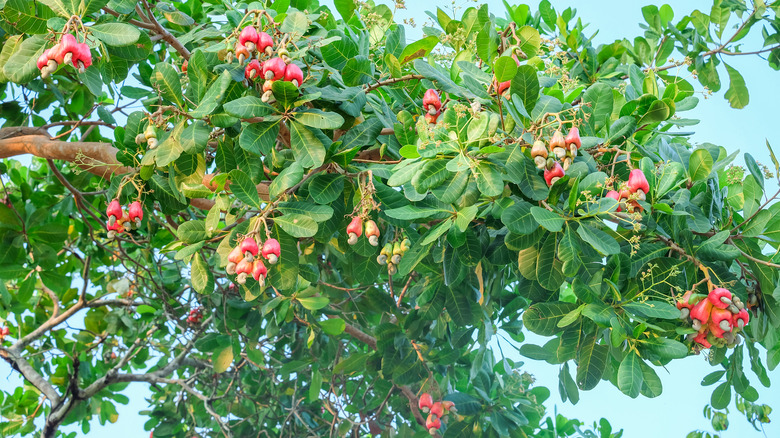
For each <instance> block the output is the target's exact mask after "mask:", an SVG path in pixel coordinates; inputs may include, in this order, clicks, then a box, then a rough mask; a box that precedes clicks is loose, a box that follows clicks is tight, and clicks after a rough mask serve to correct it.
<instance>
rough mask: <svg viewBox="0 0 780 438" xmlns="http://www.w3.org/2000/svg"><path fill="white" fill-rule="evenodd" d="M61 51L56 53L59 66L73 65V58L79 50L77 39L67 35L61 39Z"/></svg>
mask: <svg viewBox="0 0 780 438" xmlns="http://www.w3.org/2000/svg"><path fill="white" fill-rule="evenodd" d="M59 45H60V49H59V50H58V51H57V52H56V53H54V56H55V58H54V59H55V60H56V61H57V64H71V63H72V62H73V57H74V56H76V54H77V51H78V50H79V43H78V41H76V37H74V36H73V35H71V34H69V33H66V34H65V35H63V36H62V39H60V43H59Z"/></svg>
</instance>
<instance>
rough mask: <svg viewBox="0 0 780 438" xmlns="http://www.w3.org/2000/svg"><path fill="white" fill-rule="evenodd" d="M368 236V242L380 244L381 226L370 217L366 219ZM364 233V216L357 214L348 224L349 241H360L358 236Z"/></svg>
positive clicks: (353, 242) (372, 244)
mask: <svg viewBox="0 0 780 438" xmlns="http://www.w3.org/2000/svg"><path fill="white" fill-rule="evenodd" d="M365 228H366V237H367V238H368V243H370V244H371V246H379V227H378V226H377V225H376V222H374V221H373V220H371V219H369V220H367V221H365ZM362 235H363V218H361V217H360V216H355V217H353V218H352V221H351V222H350V223H349V225H347V237H348V238H347V243H349V244H350V245H354V244H356V243H357V241H358V237H360V236H362Z"/></svg>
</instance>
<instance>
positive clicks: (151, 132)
mask: <svg viewBox="0 0 780 438" xmlns="http://www.w3.org/2000/svg"><path fill="white" fill-rule="evenodd" d="M135 143H136V144H137V145H142V144H144V143H146V146H147V147H148V148H149V149H154V148H156V147H157V128H155V126H154V123H152V122H149V125H148V126H147V127H146V129H144V132H142V133H140V134H138V135H136V136H135Z"/></svg>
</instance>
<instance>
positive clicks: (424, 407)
mask: <svg viewBox="0 0 780 438" xmlns="http://www.w3.org/2000/svg"><path fill="white" fill-rule="evenodd" d="M431 406H433V397H431V395H430V394H428V393H427V392H424V393H422V395H421V396H420V399H419V400H418V401H417V407H418V408H420V410H421V411H423V412H425V413H426V414H427V413H428V412H429V411H430V410H431Z"/></svg>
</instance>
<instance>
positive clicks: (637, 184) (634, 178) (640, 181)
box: [628, 169, 650, 195]
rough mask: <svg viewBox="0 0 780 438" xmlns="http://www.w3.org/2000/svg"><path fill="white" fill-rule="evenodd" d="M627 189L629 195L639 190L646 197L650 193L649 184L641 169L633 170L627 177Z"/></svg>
mask: <svg viewBox="0 0 780 438" xmlns="http://www.w3.org/2000/svg"><path fill="white" fill-rule="evenodd" d="M628 189H629V190H630V191H631V193H636V192H637V190H641V191H642V194H643V195H647V193H648V192H650V184H648V183H647V178H645V174H644V172H642V170H641V169H634V170H632V171H631V173H630V174H629V175H628Z"/></svg>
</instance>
